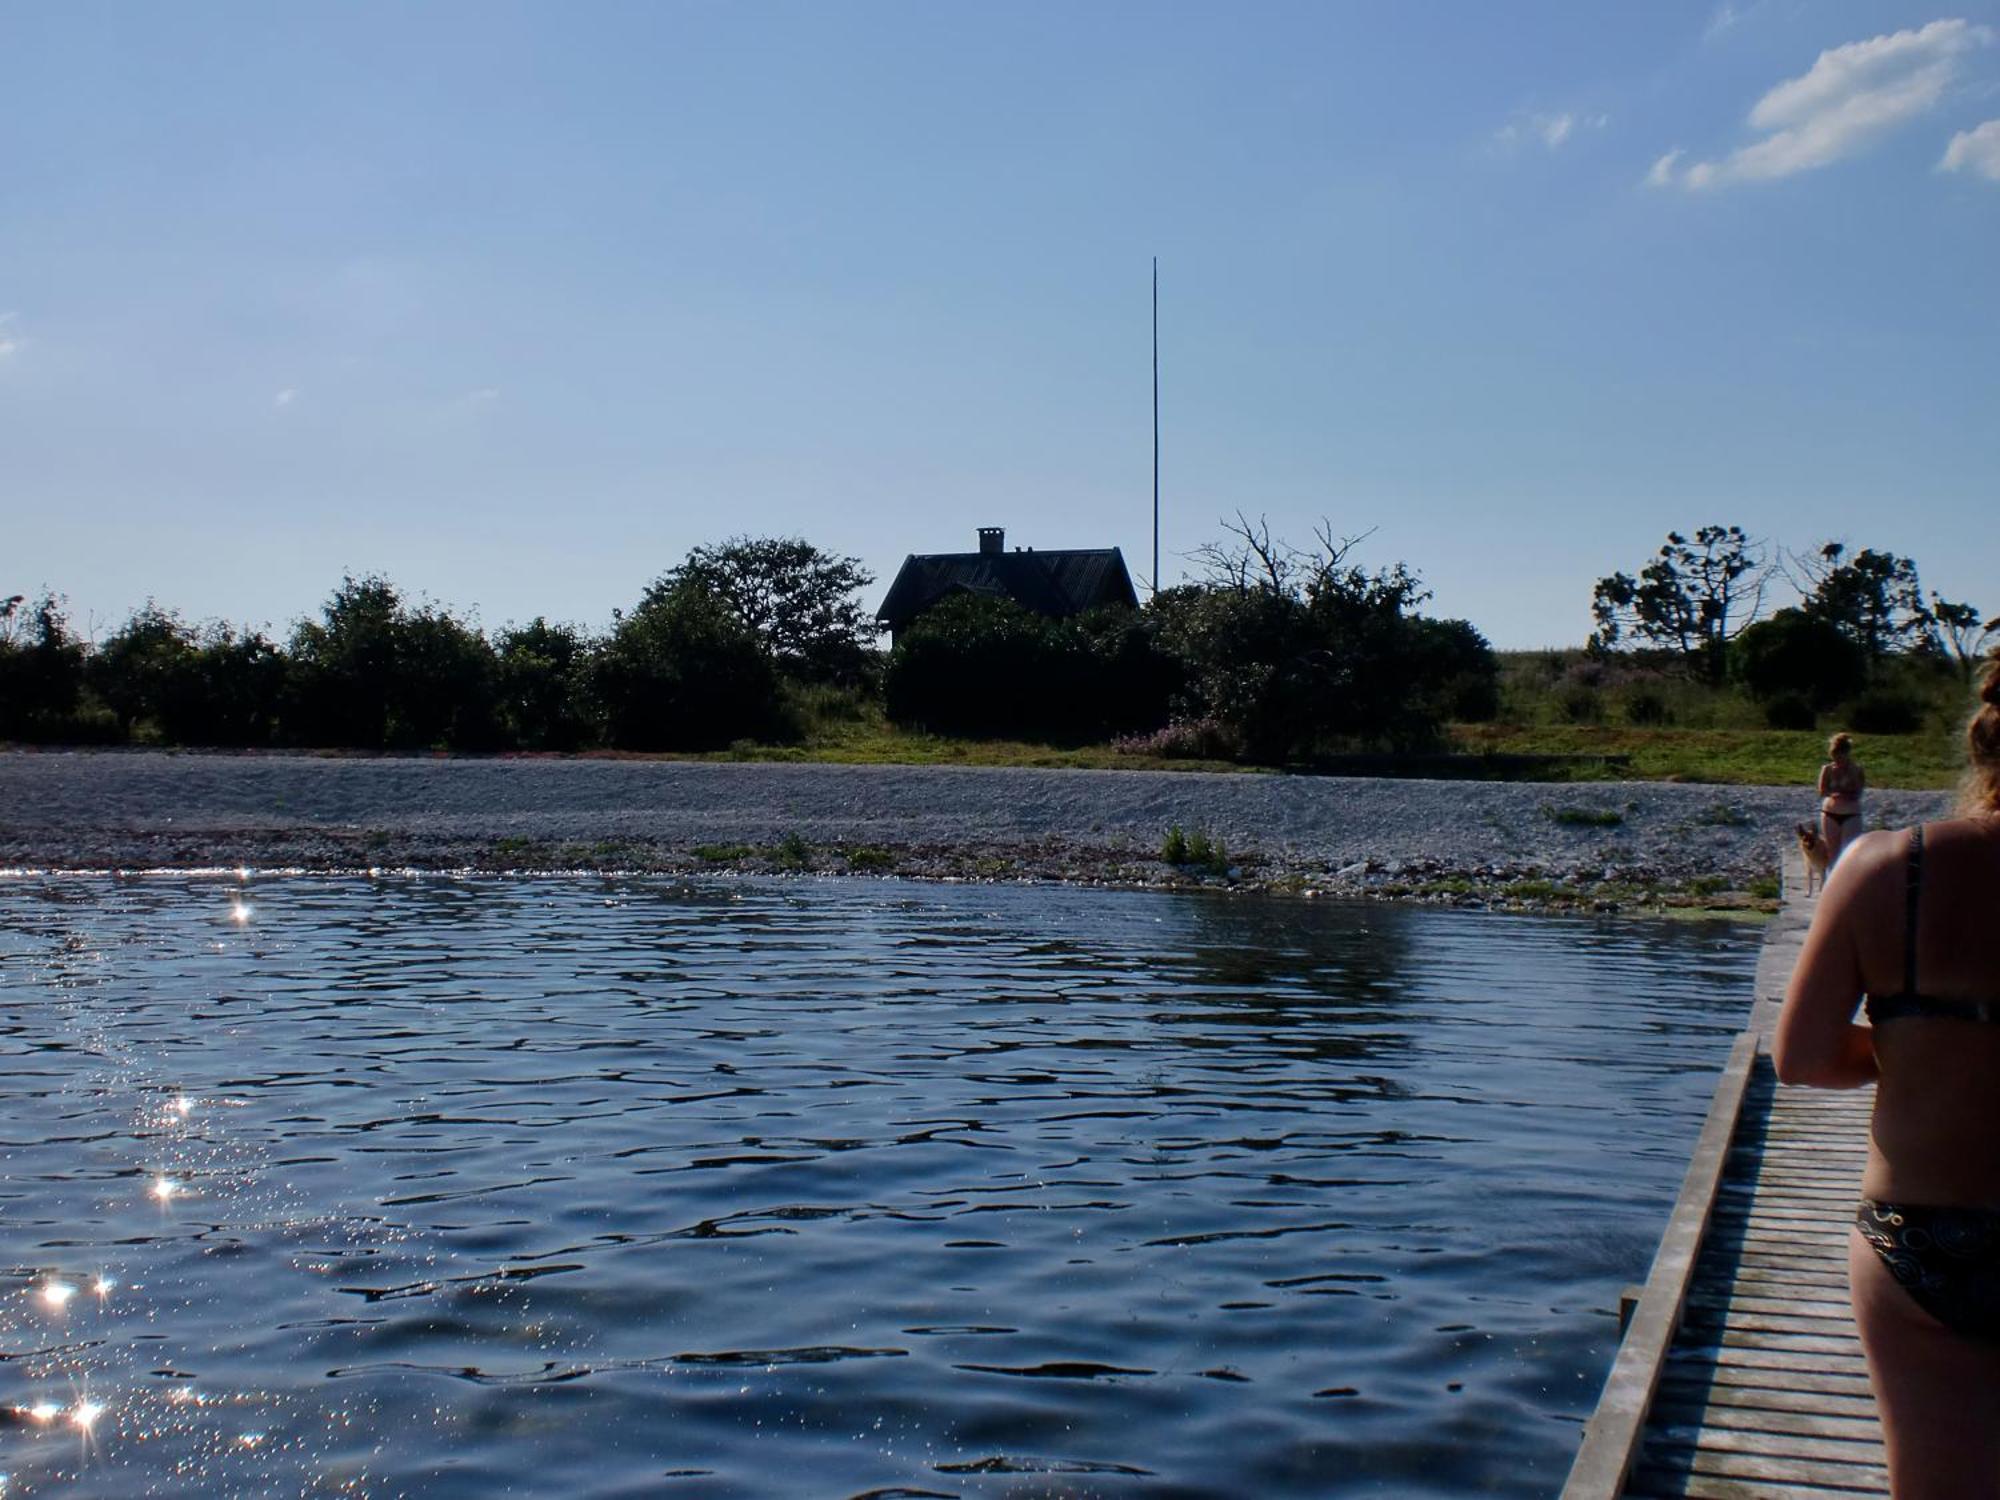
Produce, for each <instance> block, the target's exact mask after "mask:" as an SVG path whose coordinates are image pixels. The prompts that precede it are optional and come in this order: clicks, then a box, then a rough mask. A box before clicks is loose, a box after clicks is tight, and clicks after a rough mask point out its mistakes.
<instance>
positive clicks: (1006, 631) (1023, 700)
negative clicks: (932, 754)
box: [884, 594, 1170, 740]
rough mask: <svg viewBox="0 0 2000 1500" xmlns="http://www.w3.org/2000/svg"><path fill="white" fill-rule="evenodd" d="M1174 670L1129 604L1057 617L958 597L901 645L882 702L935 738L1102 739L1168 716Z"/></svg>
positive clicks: (984, 598) (891, 661)
mask: <svg viewBox="0 0 2000 1500" xmlns="http://www.w3.org/2000/svg"><path fill="white" fill-rule="evenodd" d="M1169 672H1170V665H1169V664H1168V663H1165V662H1162V661H1161V660H1160V659H1159V654H1158V652H1157V651H1156V649H1155V647H1154V643H1153V631H1152V627H1151V624H1150V622H1149V621H1146V620H1144V619H1141V618H1140V617H1139V616H1136V615H1134V614H1133V613H1132V612H1131V611H1130V610H1106V611H1102V612H1093V613H1092V614H1091V615H1087V616H1084V617H1082V618H1080V619H1071V620H1057V619H1050V618H1048V617H1046V616H1044V615H1038V614H1034V613H1031V612H1030V611H1028V610H1026V609H1023V608H1022V607H1021V606H1020V605H1018V604H1016V603H1014V602H1013V601H1012V600H1009V599H997V598H992V597H988V596H981V595H974V594H959V595H956V596H954V597H952V598H948V599H945V600H944V601H942V602H941V603H939V604H937V605H936V606H935V607H933V608H932V609H930V610H929V611H928V612H926V613H925V614H924V615H923V617H922V618H921V619H919V620H918V621H917V622H916V623H915V624H914V625H912V626H911V627H910V628H909V629H908V630H906V631H905V632H903V636H902V638H901V639H900V640H898V641H897V642H896V648H895V650H894V651H893V652H891V653H890V657H889V665H888V670H887V673H886V675H885V679H884V702H885V707H886V709H887V711H888V715H889V717H890V718H891V719H893V720H894V721H896V722H897V723H899V724H905V725H921V726H922V727H924V728H926V729H929V730H931V731H932V732H933V733H937V734H956V735H991V736H1006V737H1010V738H1047V739H1057V740H1082V739H1100V738H1102V737H1104V736H1105V735H1107V734H1110V733H1115V732H1117V731H1119V730H1126V729H1139V728H1151V727H1152V726H1153V725H1156V724H1158V723H1160V722H1162V721H1163V720H1164V719H1165V718H1166V711H1167V688H1166V683H1167V681H1168V676H1169Z"/></svg>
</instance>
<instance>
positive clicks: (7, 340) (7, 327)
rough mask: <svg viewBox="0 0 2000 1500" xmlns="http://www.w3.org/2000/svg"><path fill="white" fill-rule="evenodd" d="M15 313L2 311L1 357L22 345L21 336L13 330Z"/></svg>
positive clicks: (0, 320) (0, 315)
mask: <svg viewBox="0 0 2000 1500" xmlns="http://www.w3.org/2000/svg"><path fill="white" fill-rule="evenodd" d="M13 322H14V314H12V313H10V312H8V313H0V359H5V358H6V357H7V356H8V355H10V354H12V353H13V352H14V351H15V350H16V349H18V348H20V347H21V336H20V335H19V334H17V333H15V332H14V330H13Z"/></svg>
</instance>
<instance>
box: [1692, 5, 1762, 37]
mask: <svg viewBox="0 0 2000 1500" xmlns="http://www.w3.org/2000/svg"><path fill="white" fill-rule="evenodd" d="M1754 9H1756V5H1755V4H1754V3H1751V4H1747V5H1738V4H1736V3H1734V0H1722V4H1720V5H1718V6H1716V8H1715V14H1714V15H1712V16H1710V17H1709V18H1708V25H1707V26H1705V27H1703V28H1702V33H1701V38H1702V40H1703V41H1705V42H1712V41H1714V40H1715V39H1716V38H1717V37H1720V36H1723V35H1726V34H1727V33H1729V32H1731V31H1734V30H1735V29H1736V27H1737V24H1738V23H1739V22H1741V21H1742V19H1743V18H1744V17H1745V16H1747V15H1748V14H1750V12H1751V11H1752V10H1754Z"/></svg>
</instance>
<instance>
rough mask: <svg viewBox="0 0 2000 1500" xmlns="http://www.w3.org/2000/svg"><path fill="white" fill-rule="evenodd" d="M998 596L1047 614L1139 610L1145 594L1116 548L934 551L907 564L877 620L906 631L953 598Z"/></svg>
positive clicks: (899, 573)
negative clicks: (1100, 608)
mask: <svg viewBox="0 0 2000 1500" xmlns="http://www.w3.org/2000/svg"><path fill="white" fill-rule="evenodd" d="M955 593H966V594H992V595H995V596H997V597H1000V598H1005V599H1012V600H1013V601H1014V602H1015V603H1017V604H1019V605H1021V606H1022V607H1023V608H1025V609H1031V610H1033V611H1034V612H1035V613H1036V614H1041V615H1057V616H1061V615H1074V614H1081V613H1082V612H1083V611H1084V610H1086V609H1090V608H1092V607H1094V606H1096V605H1099V604H1124V605H1128V606H1130V607H1132V608H1135V609H1136V608H1137V607H1138V604H1139V595H1138V593H1137V592H1136V591H1135V590H1134V589H1133V587H1132V575H1131V574H1130V573H1128V572H1126V571H1125V555H1124V554H1123V553H1122V552H1120V551H1119V550H1118V549H1117V548H1116V547H1097V548H1091V549H1088V550H1077V551H1068V552H1035V551H1015V552H933V553H929V554H924V555H917V554H912V555H911V556H910V557H908V558H905V559H904V561H903V566H902V570H901V571H900V572H898V573H897V574H896V581H895V582H894V583H892V584H890V585H889V593H888V596H887V597H886V598H884V599H883V601H882V607H881V608H880V609H878V610H876V611H875V618H876V619H878V620H880V621H881V622H882V623H883V624H885V625H887V626H889V627H890V628H891V629H892V630H901V629H902V628H903V627H904V626H906V625H908V624H909V623H910V621H912V620H914V619H915V618H916V617H917V616H918V615H920V614H922V613H923V612H924V611H925V610H927V609H929V608H930V607H931V606H932V605H933V604H936V603H937V602H938V600H940V599H942V598H944V597H945V595H947V594H955Z"/></svg>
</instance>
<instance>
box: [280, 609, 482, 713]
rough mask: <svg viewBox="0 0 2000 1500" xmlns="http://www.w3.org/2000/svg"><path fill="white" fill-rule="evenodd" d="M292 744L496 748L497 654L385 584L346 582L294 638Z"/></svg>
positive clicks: (472, 632)
mask: <svg viewBox="0 0 2000 1500" xmlns="http://www.w3.org/2000/svg"><path fill="white" fill-rule="evenodd" d="M291 657H292V683H291V689H292V691H291V701H290V704H289V712H288V714H287V730H288V734H289V737H290V738H292V739H293V740H295V741H298V742H301V743H305V744H313V745H355V746H360V747H364V748H368V749H380V748H382V747H384V746H434V745H450V746H454V747H457V748H462V749H479V748H485V747H487V746H490V745H492V744H494V743H496V742H497V738H498V728H497V725H498V719H497V713H496V703H495V685H494V677H495V672H494V663H493V653H492V648H491V647H490V646H488V645H487V642H486V638H485V636H484V635H482V634H481V633H480V632H479V630H478V629H476V628H475V627H473V626H469V625H467V624H465V623H463V622H462V621H460V620H458V619H456V618H455V617H454V616H453V615H452V614H451V613H450V612H449V611H447V610H445V609H443V608H441V607H439V606H437V605H433V604H429V603H426V604H423V605H421V606H419V607H418V608H416V609H411V608H410V607H409V606H408V605H406V604H405V603H404V602H403V598H402V596H401V594H399V593H398V592H397V590H396V586H395V585H394V584H392V583H390V582H389V581H388V580H387V579H386V578H381V577H377V576H373V575H370V576H366V577H362V578H354V577H351V576H350V577H347V578H343V579H342V580H341V582H340V587H339V588H337V589H335V590H334V592H333V597H332V598H330V599H329V600H327V602H326V604H325V606H324V608H323V609H322V610H321V618H320V619H319V620H317V621H312V620H304V621H301V622H300V623H299V625H298V626H297V628H296V629H295V630H294V631H293V633H292V650H291Z"/></svg>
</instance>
